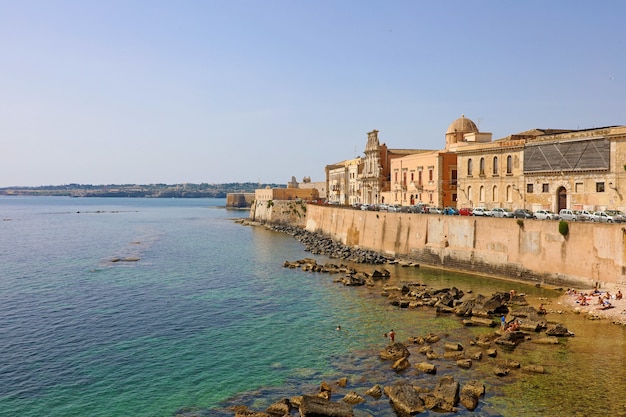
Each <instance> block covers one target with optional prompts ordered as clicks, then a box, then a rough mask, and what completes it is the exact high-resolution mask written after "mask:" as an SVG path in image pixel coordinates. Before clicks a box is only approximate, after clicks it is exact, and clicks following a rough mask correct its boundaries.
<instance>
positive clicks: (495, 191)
mask: <svg viewBox="0 0 626 417" xmlns="http://www.w3.org/2000/svg"><path fill="white" fill-rule="evenodd" d="M491 195H492V196H493V201H494V202H496V201H498V187H497V186H495V185H494V186H493V188H492V190H491Z"/></svg>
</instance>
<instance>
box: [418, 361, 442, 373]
mask: <svg viewBox="0 0 626 417" xmlns="http://www.w3.org/2000/svg"><path fill="white" fill-rule="evenodd" d="M415 368H416V369H417V370H418V371H420V372H423V373H425V374H431V375H434V374H436V373H437V367H436V366H435V365H434V364H432V363H430V362H420V363H416V364H415Z"/></svg>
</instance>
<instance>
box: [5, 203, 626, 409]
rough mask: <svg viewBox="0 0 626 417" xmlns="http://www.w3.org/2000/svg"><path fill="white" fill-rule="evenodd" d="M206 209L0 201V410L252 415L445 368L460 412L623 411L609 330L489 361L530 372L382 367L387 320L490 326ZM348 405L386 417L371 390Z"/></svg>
mask: <svg viewBox="0 0 626 417" xmlns="http://www.w3.org/2000/svg"><path fill="white" fill-rule="evenodd" d="M223 204H224V200H219V199H218V200H213V199H202V200H175V199H167V200H160V199H154V200H152V199H97V198H95V199H87V198H84V199H71V198H53V197H47V198H19V197H18V198H9V197H0V219H2V220H3V221H2V222H0V317H1V318H2V319H1V320H2V322H1V325H0V415H2V416H5V415H6V416H15V415H20V416H33V417H35V416H37V417H38V416H42V415H46V416H86V415H89V416H127V415H133V416H172V415H174V414H175V413H177V411H180V410H195V412H196V413H197V414H203V415H211V416H227V415H228V416H232V415H233V412H232V411H228V407H229V406H231V405H234V404H246V405H249V406H251V407H253V408H255V409H263V408H264V407H266V406H267V405H268V404H269V403H271V402H273V401H275V400H277V399H280V398H282V397H291V396H293V395H298V394H301V393H303V392H315V391H316V390H317V389H318V387H319V383H320V382H321V381H322V380H329V381H333V380H334V379H336V378H339V377H342V376H347V377H349V380H350V382H349V385H348V387H346V390H356V391H357V392H364V391H365V389H367V388H369V387H371V386H372V385H374V384H375V383H381V384H385V383H388V382H389V381H393V380H395V379H397V378H405V379H408V380H411V381H414V382H416V383H418V384H422V385H424V386H433V385H434V381H436V379H437V378H438V377H439V376H441V375H445V374H448V373H449V374H452V375H454V376H455V378H457V379H458V380H459V381H461V382H463V381H465V380H467V379H480V380H482V381H484V382H485V384H486V385H487V395H486V396H485V398H484V399H483V400H482V401H481V405H480V406H479V408H478V409H477V411H476V412H474V413H467V412H465V414H468V415H469V414H472V415H481V416H482V415H484V416H495V415H504V416H536V415H554V416H559V415H563V416H566V415H589V413H590V412H592V411H593V410H595V409H597V407H598V404H601V405H602V407H603V409H604V410H606V411H605V412H608V413H609V414H611V415H624V406H625V403H624V400H623V399H621V397H622V395H621V394H622V392H623V390H622V385H621V384H622V383H623V381H624V380H625V377H626V370H625V369H626V368H625V367H624V358H625V357H626V347H625V346H624V340H625V336H626V335H625V333H624V329H623V328H622V327H619V326H616V325H612V324H609V323H604V322H587V321H583V320H582V319H581V317H579V316H575V315H573V314H563V315H558V316H557V315H556V314H555V315H554V316H555V319H557V320H558V321H561V322H563V323H565V324H566V326H567V327H568V328H569V329H570V330H572V331H574V332H575V333H576V337H574V338H571V339H567V340H563V342H562V343H561V344H560V345H558V346H543V345H533V344H530V343H524V344H522V345H520V346H519V347H518V348H517V349H515V350H514V351H513V352H511V353H508V354H505V353H504V352H503V353H502V355H500V356H499V357H498V359H501V358H503V357H505V356H506V357H511V358H513V359H517V360H519V361H520V362H521V363H523V364H527V363H529V362H531V363H539V364H543V365H544V366H546V369H547V372H548V373H547V374H546V375H526V374H522V373H520V372H514V373H512V374H511V375H510V376H509V377H505V378H498V377H495V376H494V375H493V374H492V364H491V361H490V360H489V359H484V360H483V361H481V362H480V363H475V365H474V366H473V368H472V369H471V370H469V371H464V370H461V369H460V368H457V367H456V365H453V364H452V363H447V362H444V361H441V362H440V363H438V366H439V369H440V371H439V372H438V375H437V376H436V377H432V376H431V377H427V376H422V375H417V374H416V373H415V372H414V371H407V372H406V373H404V374H402V375H396V374H395V373H394V372H393V371H391V370H390V369H389V364H388V363H382V362H380V361H379V360H378V358H377V354H378V352H379V351H380V349H381V348H382V347H383V346H384V345H385V343H387V340H386V339H384V338H383V337H382V334H383V333H384V332H386V331H388V330H389V329H391V328H394V329H395V331H396V333H397V335H398V339H399V340H402V339H403V338H406V337H409V336H415V335H423V334H426V333H429V332H433V333H437V334H439V335H442V336H443V337H444V339H445V340H452V341H459V340H462V341H465V340H470V339H471V338H473V337H475V336H476V334H478V333H480V332H485V331H490V330H488V329H482V328H465V327H464V326H462V325H461V324H460V321H459V320H458V319H457V318H455V317H451V316H437V315H436V313H435V312H434V310H432V309H430V308H420V309H416V310H412V311H409V310H405V309H399V308H396V307H393V306H391V305H389V304H388V303H387V302H386V301H385V299H384V298H383V297H381V295H380V288H379V287H377V288H372V289H370V288H365V287H360V288H348V287H343V286H341V285H340V284H337V283H335V282H333V279H334V277H333V276H331V275H326V274H314V273H309V272H302V271H300V270H291V269H287V268H283V266H282V264H283V262H284V261H285V260H296V259H301V258H304V257H310V254H309V253H307V252H305V251H304V250H303V247H302V246H301V245H300V243H298V242H296V241H295V240H294V239H293V238H291V237H289V236H286V235H281V234H277V233H275V232H271V231H268V230H266V229H264V228H262V227H245V226H241V225H239V224H236V223H234V222H233V221H232V219H233V218H236V217H246V216H247V214H248V213H247V212H239V211H227V210H224V209H223V208H217V207H219V206H221V205H223ZM116 258H138V261H136V262H112V260H113V259H116ZM315 258H316V259H318V262H320V263H323V262H327V261H329V260H328V259H326V258H323V257H315ZM334 262H337V261H334ZM358 268H360V269H365V268H366V267H365V266H358ZM387 268H388V269H390V270H391V272H392V279H391V280H390V283H394V282H403V281H419V282H423V283H425V284H427V285H430V286H433V287H438V288H440V287H448V286H456V287H457V288H460V289H462V290H464V291H466V292H467V291H469V290H471V291H473V292H474V293H483V294H491V293H492V292H494V291H508V290H510V289H512V288H514V289H516V290H517V291H518V292H525V293H527V295H528V299H529V301H531V303H532V302H535V303H536V304H538V303H539V298H550V299H552V298H553V297H556V295H557V292H556V291H554V290H547V289H542V288H535V287H532V286H525V285H523V284H519V283H513V282H506V281H495V280H491V279H486V278H481V277H477V276H471V275H461V274H451V273H445V272H442V271H438V270H429V269H426V268H417V269H414V268H401V267H399V266H398V267H387ZM380 285H382V284H380ZM549 318H550V319H552V315H549ZM338 324H340V325H341V326H342V328H343V330H342V331H341V332H338V331H335V330H334V329H335V327H336V326H337V325H338ZM416 358H417V354H415V355H414V356H412V358H411V360H412V361H413V360H417V359H416ZM420 360H421V359H420ZM337 398H338V397H337ZM335 399H336V398H335ZM355 410H356V412H357V414H359V413H360V414H361V415H362V414H364V413H369V414H371V415H375V416H391V415H394V414H393V412H392V411H391V409H390V407H389V404H388V401H386V400H385V399H384V397H383V399H381V400H378V401H373V400H371V399H370V400H369V401H368V402H366V403H365V404H362V405H359V406H357V407H356V408H355ZM424 414H426V415H427V414H428V413H424ZM460 414H464V412H463V411H462V410H461V412H460ZM433 415H434V414H433Z"/></svg>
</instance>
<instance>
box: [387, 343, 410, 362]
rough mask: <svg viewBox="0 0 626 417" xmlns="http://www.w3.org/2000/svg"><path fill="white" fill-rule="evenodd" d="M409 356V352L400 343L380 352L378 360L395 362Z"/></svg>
mask: <svg viewBox="0 0 626 417" xmlns="http://www.w3.org/2000/svg"><path fill="white" fill-rule="evenodd" d="M410 355H411V353H410V352H409V350H408V349H407V348H406V346H404V345H403V344H402V343H400V342H396V343H394V344H393V345H389V346H387V347H385V348H384V349H383V350H382V351H381V352H380V359H382V360H386V361H390V360H391V361H397V360H398V359H400V358H407V357H409V356H410Z"/></svg>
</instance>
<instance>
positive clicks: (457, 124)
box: [446, 115, 478, 135]
mask: <svg viewBox="0 0 626 417" xmlns="http://www.w3.org/2000/svg"><path fill="white" fill-rule="evenodd" d="M449 133H478V128H477V127H476V124H475V123H474V122H472V121H471V120H470V119H468V118H466V117H465V115H461V117H459V118H458V119H456V120H455V121H454V122H452V124H451V125H450V127H448V130H447V131H446V135H447V134H449Z"/></svg>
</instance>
